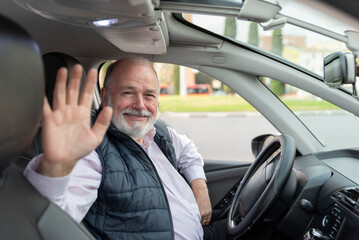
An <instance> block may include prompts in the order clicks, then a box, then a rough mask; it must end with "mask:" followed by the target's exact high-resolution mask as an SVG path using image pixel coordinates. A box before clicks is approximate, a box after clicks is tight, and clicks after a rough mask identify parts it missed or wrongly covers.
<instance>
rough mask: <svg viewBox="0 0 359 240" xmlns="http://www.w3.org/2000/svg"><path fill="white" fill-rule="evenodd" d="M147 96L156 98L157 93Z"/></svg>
mask: <svg viewBox="0 0 359 240" xmlns="http://www.w3.org/2000/svg"><path fill="white" fill-rule="evenodd" d="M147 97H150V98H156V95H154V94H147Z"/></svg>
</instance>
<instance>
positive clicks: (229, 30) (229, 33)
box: [224, 17, 237, 38]
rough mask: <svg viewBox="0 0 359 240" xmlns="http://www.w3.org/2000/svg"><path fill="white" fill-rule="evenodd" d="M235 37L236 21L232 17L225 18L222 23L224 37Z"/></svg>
mask: <svg viewBox="0 0 359 240" xmlns="http://www.w3.org/2000/svg"><path fill="white" fill-rule="evenodd" d="M236 35H237V20H236V18H234V17H226V20H225V23H224V36H226V37H230V38H236Z"/></svg>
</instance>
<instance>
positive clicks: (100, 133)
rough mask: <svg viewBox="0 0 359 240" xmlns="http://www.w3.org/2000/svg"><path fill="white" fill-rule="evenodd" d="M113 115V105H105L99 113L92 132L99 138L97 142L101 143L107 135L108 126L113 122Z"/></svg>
mask: <svg viewBox="0 0 359 240" xmlns="http://www.w3.org/2000/svg"><path fill="white" fill-rule="evenodd" d="M111 117H112V108H111V107H105V108H104V109H102V111H101V112H100V114H99V115H98V117H97V119H96V122H95V124H94V125H93V128H92V132H93V133H94V135H95V137H96V139H97V144H100V143H101V141H102V139H103V137H104V136H105V133H106V131H107V129H108V126H109V125H110V122H111Z"/></svg>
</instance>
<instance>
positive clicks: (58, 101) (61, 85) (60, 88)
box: [52, 67, 67, 110]
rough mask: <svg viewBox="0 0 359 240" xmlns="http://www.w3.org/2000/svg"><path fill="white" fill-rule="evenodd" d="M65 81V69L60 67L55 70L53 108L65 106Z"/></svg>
mask: <svg viewBox="0 0 359 240" xmlns="http://www.w3.org/2000/svg"><path fill="white" fill-rule="evenodd" d="M66 81H67V69H66V68H64V67H62V68H60V69H59V70H58V71H57V75H56V84H55V89H54V97H53V101H52V104H53V109H54V110H56V109H61V108H63V107H64V106H65V101H66Z"/></svg>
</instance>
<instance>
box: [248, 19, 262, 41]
mask: <svg viewBox="0 0 359 240" xmlns="http://www.w3.org/2000/svg"><path fill="white" fill-rule="evenodd" d="M248 43H249V44H251V45H253V46H256V47H258V46H259V37H258V24H257V23H256V22H251V24H250V25H249V32H248Z"/></svg>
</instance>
